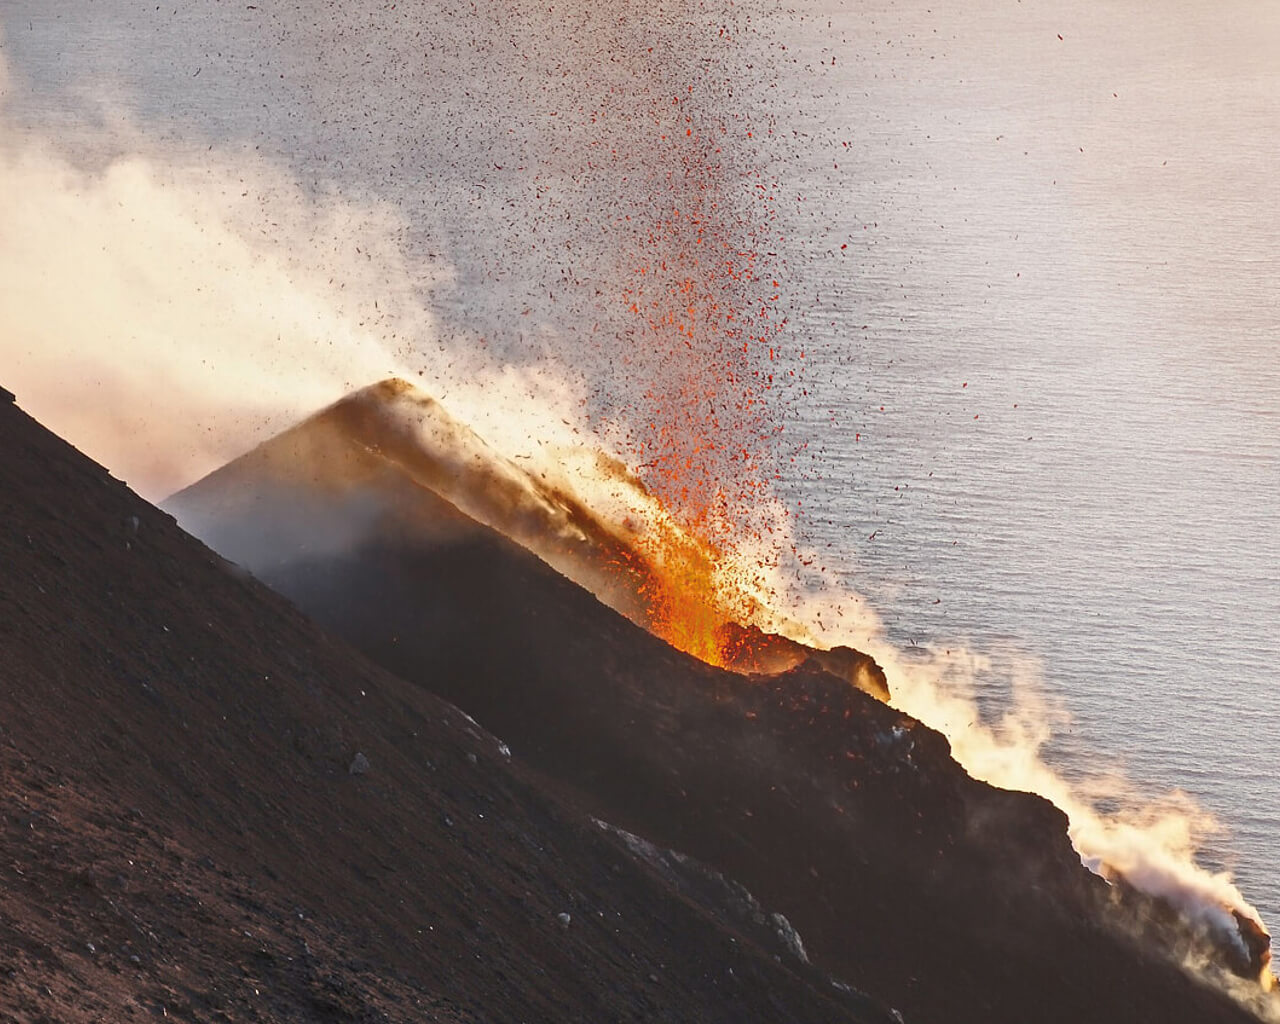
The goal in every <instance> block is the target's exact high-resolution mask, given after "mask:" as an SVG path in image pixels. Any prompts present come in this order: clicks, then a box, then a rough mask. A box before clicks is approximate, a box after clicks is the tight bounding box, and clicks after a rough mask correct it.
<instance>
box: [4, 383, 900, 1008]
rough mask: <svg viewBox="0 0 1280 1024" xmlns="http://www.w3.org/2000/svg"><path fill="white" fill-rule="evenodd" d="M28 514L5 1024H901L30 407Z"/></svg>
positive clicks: (11, 513) (7, 629)
mask: <svg viewBox="0 0 1280 1024" xmlns="http://www.w3.org/2000/svg"><path fill="white" fill-rule="evenodd" d="M3 397H4V396H3V395H0V398H3ZM0 514H2V515H3V521H4V529H3V531H2V532H0V567H2V571H0V654H2V655H3V658H2V660H0V828H2V829H3V835H4V840H3V851H4V852H3V856H0V1020H3V1021H12V1022H28V1021H32V1022H35V1021H49V1022H53V1021H56V1022H59V1024H77V1022H89V1021H124V1020H130V1019H140V1018H143V1017H151V1016H155V1017H167V1018H169V1019H178V1020H186V1021H218V1020H235V1021H308V1022H312V1021H319V1022H346V1021H352V1022H354V1021H361V1022H363V1021H424V1020H433V1021H468V1022H476V1021H498V1022H506V1021H575V1020H581V1021H655V1020H663V1021H720V1022H725V1024H731V1022H741V1021H761V1022H763V1021H849V1022H860V1024H887V1022H889V1021H892V1020H893V1019H894V1018H893V1017H892V1016H891V1015H890V1014H889V1013H888V1011H886V1010H883V1009H881V1008H878V1007H876V1006H875V1005H874V1004H871V1003H870V1001H868V1000H866V999H865V998H864V997H860V996H859V995H858V994H857V993H854V992H851V991H849V990H847V989H844V988H840V987H836V986H833V985H832V983H831V982H830V980H829V979H827V978H826V977H825V976H822V975H820V974H819V973H818V972H817V971H816V970H815V969H813V968H812V967H809V966H808V965H806V964H805V963H804V962H803V959H802V957H801V956H800V955H799V954H800V950H799V947H798V946H797V945H796V943H795V941H794V937H793V935H792V933H791V932H790V931H789V929H787V928H786V926H785V922H783V921H782V920H781V919H780V918H773V917H771V916H770V915H769V914H768V913H767V912H766V911H764V910H763V909H762V908H760V907H759V906H758V905H756V904H754V903H752V902H751V901H750V899H749V898H748V897H747V896H746V895H745V893H743V892H742V891H740V890H738V889H736V888H733V887H732V886H730V885H728V883H725V882H723V881H722V880H719V879H717V878H716V877H715V876H713V875H711V874H710V873H707V872H704V871H700V870H698V869H697V867H696V865H689V864H687V863H680V862H679V861H678V859H677V860H672V859H671V858H667V857H664V856H663V855H659V854H657V853H655V851H652V850H650V849H648V848H647V847H645V846H644V845H643V844H642V843H640V841H639V840H637V839H634V838H632V837H629V836H625V835H619V834H618V833H616V832H614V831H609V830H605V829H603V828H602V827H600V826H599V825H598V824H597V823H595V822H593V821H592V820H591V819H589V818H587V817H585V816H584V815H583V814H582V813H581V812H579V811H576V810H572V809H567V808H566V806H565V805H564V804H563V803H561V802H559V801H558V800H557V799H554V798H552V797H549V796H548V795H547V794H546V793H544V792H543V791H542V790H540V789H539V788H538V787H537V786H536V785H535V784H533V783H532V782H531V781H530V775H529V773H528V771H527V770H526V769H524V768H522V767H521V765H520V764H519V763H518V761H512V760H511V759H510V757H509V754H508V753H507V752H506V750H505V748H503V747H502V745H501V744H500V743H499V742H498V741H497V740H496V739H495V738H494V737H493V736H491V735H489V734H488V733H486V732H485V731H483V730H482V729H481V728H479V727H477V726H476V725H475V724H474V723H472V722H471V721H470V720H469V719H468V718H466V717H465V716H464V715H463V714H461V713H460V712H459V711H458V710H456V709H455V708H454V707H452V706H450V705H448V704H446V703H445V702H444V701H442V700H441V699H439V698H438V697H436V696H433V695H432V694H430V693H428V692H427V691H426V690H424V689H422V688H421V687H418V686H415V685H412V684H409V683H406V682H404V681H402V680H400V679H398V678H396V677H394V676H392V675H390V674H389V673H387V672H386V671H384V670H382V669H379V668H377V667H376V666H374V665H372V664H371V663H370V662H368V661H367V660H365V659H364V658H363V657H361V656H360V655H358V654H357V653H355V652H354V651H352V650H351V649H350V648H348V647H347V646H346V645H345V644H343V643H342V642H340V641H337V640H334V639H332V638H331V637H329V636H328V635H326V634H325V633H323V632H322V631H321V630H320V629H319V628H318V627H316V626H315V625H313V624H312V623H311V622H310V621H308V620H307V619H305V618H304V617H303V616H302V615H301V614H300V613H299V612H297V611H296V610H295V609H294V608H293V607H292V606H291V605H289V604H288V603H287V602H286V601H284V600H283V599H282V598H280V597H278V596H277V595H275V594H273V593H271V592H270V591H268V590H267V589H266V588H265V587H264V586H262V585H261V584H259V583H258V582H256V581H255V580H253V579H251V578H249V577H248V576H246V575H245V574H244V573H243V572H240V571H238V570H234V569H233V568H232V567H230V566H228V564H227V563H225V562H224V561H223V560H222V559H221V558H219V557H218V556H216V555H214V554H213V553H212V552H211V551H209V550H208V549H207V548H205V547H204V546H203V545H202V544H200V543H199V542H198V541H196V540H194V539H193V538H191V537H190V536H188V535H187V534H186V533H184V532H182V531H181V530H180V529H179V528H178V527H177V526H176V524H175V523H174V522H173V521H172V519H171V518H170V517H169V516H168V515H166V514H164V513H162V512H160V511H159V510H157V509H155V508H153V507H152V506H150V505H148V504H146V503H145V502H143V501H142V500H141V499H139V498H138V497H136V496H135V495H134V494H133V493H131V492H130V491H129V490H128V489H127V488H126V487H125V486H124V485H123V484H121V483H120V482H119V481H116V480H114V479H112V478H111V477H110V476H109V475H108V474H107V473H106V471H104V470H103V469H101V468H100V467H99V466H97V465H96V464H95V463H93V462H91V461H90V460H89V459H87V458H85V457H83V456H82V455H81V454H80V453H78V452H76V451H75V450H74V449H72V448H71V447H69V446H68V445H66V444H65V443H64V442H62V441H60V440H59V439H57V438H56V437H54V436H53V435H52V434H50V433H48V432H47V431H45V430H44V429H43V428H41V427H40V426H39V425H38V424H36V423H35V422H34V421H33V420H31V419H30V418H29V417H28V416H26V415H25V414H24V413H23V412H21V411H20V410H19V409H18V408H17V407H16V406H15V405H13V404H10V403H9V402H8V401H3V400H0ZM511 585H513V586H519V581H518V580H513V581H512V584H511ZM530 596H531V597H532V596H534V595H530ZM497 628H498V629H499V630H503V629H505V628H506V627H505V626H498V627H497ZM452 670H454V667H452V666H446V665H443V664H442V665H439V666H438V671H441V672H445V671H452ZM457 688H460V689H461V688H463V687H461V686H459V687H457ZM637 851H638V852H637ZM642 854H643V855H642ZM646 856H647V857H648V860H646ZM649 861H652V864H650V863H649ZM677 888H679V890H680V892H677V891H676V890H677ZM681 893H684V895H682V894H681ZM704 908H715V910H716V912H717V913H722V914H724V915H725V916H724V917H723V919H722V920H716V919H713V918H712V916H711V912H710V909H704ZM735 915H736V916H735ZM725 921H728V922H729V923H728V924H727V925H726V924H725V923H724V922H725Z"/></svg>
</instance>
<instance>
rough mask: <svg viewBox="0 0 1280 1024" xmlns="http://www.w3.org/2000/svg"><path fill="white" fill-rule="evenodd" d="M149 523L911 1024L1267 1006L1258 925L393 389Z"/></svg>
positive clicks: (607, 514)
mask: <svg viewBox="0 0 1280 1024" xmlns="http://www.w3.org/2000/svg"><path fill="white" fill-rule="evenodd" d="M602 482H607V483H608V485H609V486H607V487H606V486H604V485H603V483H602ZM166 507H167V508H169V509H170V510H171V511H173V512H174V514H175V515H177V516H178V518H179V520H180V522H182V523H183V525H185V526H186V527H187V528H188V529H190V530H192V531H193V532H195V533H196V534H197V535H198V536H201V537H202V538H203V539H205V540H206V541H207V542H208V543H210V544H211V545H212V546H214V547H215V548H216V549H217V550H219V551H220V552H221V553H223V554H224V555H225V556H226V557H228V558H230V559H232V560H234V561H236V562H238V563H240V564H242V565H243V566H245V567H247V568H249V569H250V570H251V571H252V572H254V573H255V574H256V575H258V576H259V577H260V578H261V579H262V580H264V581H265V582H267V583H268V584H269V585H271V586H272V587H274V588H275V589H277V590H279V591H280V592H281V593H283V594H285V595H286V596H288V597H289V598H290V599H292V600H293V601H295V602H296V603H297V604H298V605H299V607H301V608H302V609H303V610H304V611H306V612H308V613H309V614H311V615H313V616H314V617H315V618H316V619H317V620H318V621H320V622H321V623H322V624H323V625H325V626H327V627H329V628H330V629H331V630H333V631H334V632H335V633H337V634H339V635H341V636H343V637H344V638H346V639H348V640H349V641H351V642H352V643H354V645H355V646H356V647H358V648H359V649H361V650H362V651H363V652H364V653H365V654H366V655H368V656H369V657H371V658H372V659H373V660H375V661H377V662H379V663H380V664H382V665H383V666H384V667H386V668H389V669H390V670H391V671H393V672H394V673H396V674H397V675H399V676H401V677H403V678H405V679H408V680H411V681H413V682H416V683H419V684H421V685H423V686H425V687H427V688H429V689H431V690H433V691H435V692H437V693H439V694H440V695H442V696H444V697H445V698H446V699H449V700H451V701H453V702H455V703H457V704H458V705H459V706H460V707H462V708H463V709H464V710H466V711H467V712H469V713H470V714H472V715H474V716H475V717H476V718H477V719H478V720H479V721H480V722H481V723H482V724H483V725H484V726H485V727H487V728H490V729H492V730H494V731H495V732H496V733H497V734H498V735H501V736H502V737H503V738H504V739H506V740H508V741H509V742H510V743H511V744H512V747H513V749H514V750H515V752H516V754H517V756H518V757H520V758H522V759H525V760H526V761H527V762H528V763H529V764H531V765H533V766H534V767H536V768H537V769H538V770H540V771H541V772H542V773H544V775H545V777H546V778H547V779H548V781H549V784H551V785H552V786H553V787H555V788H556V789H557V790H558V791H559V792H561V793H562V794H564V795H565V796H566V797H567V798H568V799H570V800H572V801H575V802H577V803H579V804H581V805H583V806H585V807H586V808H587V809H588V810H589V811H590V813H592V814H593V815H594V816H596V817H597V818H599V819H602V820H605V821H609V822H611V823H614V824H615V825H617V826H620V827H622V828H623V829H625V830H627V831H628V832H630V833H633V834H635V835H638V836H643V837H645V839H646V840H647V841H652V842H654V843H656V844H658V845H660V846H665V847H670V848H671V849H675V850H679V851H681V852H682V853H683V854H687V855H690V856H692V857H694V858H697V859H698V860H699V861H702V862H704V863H706V864H708V865H709V866H710V867H711V868H713V869H714V870H716V871H719V872H722V873H724V875H726V876H727V877H729V878H732V879H735V880H736V881H738V882H740V883H742V884H744V885H746V886H747V887H748V888H749V889H750V890H752V891H753V892H755V893H756V894H758V895H759V896H760V897H761V898H762V899H764V900H765V901H766V902H767V903H768V904H769V905H770V906H776V907H777V908H778V909H779V911H780V912H782V913H784V914H785V915H786V916H787V918H788V919H789V920H790V921H791V922H793V923H794V924H795V925H796V926H797V928H798V929H799V931H800V933H801V934H802V935H803V937H804V942H805V948H806V949H807V950H808V953H809V955H810V956H811V957H812V958H813V960H814V962H815V963H817V964H820V965H821V966H822V967H823V968H824V969H827V970H830V971H831V972H833V973H835V974H837V975H839V976H840V977H842V978H845V979H847V980H848V981H850V982H851V983H853V984H855V985H856V986H858V987H859V988H860V989H862V990H864V991H866V992H868V993H869V994H871V995H872V996H874V997H875V998H877V999H880V1000H881V1001H883V1002H885V1003H887V1004H888V1005H892V1006H898V1007H901V1008H902V1009H903V1011H904V1012H905V1013H906V1015H907V1019H908V1020H911V1021H913V1022H915V1021H944V1020H945V1021H956V1020H969V1019H972V1020H983V1021H1009V1022H1013V1021H1019V1022H1021V1021H1026V1020H1038V1021H1059V1020H1060V1021H1064V1022H1065V1021H1079V1020H1091V1021H1110V1020H1114V1021H1117V1022H1118V1021H1126V1022H1128V1021H1132V1020H1139V1019H1144V1020H1146V1019H1149V1020H1161V1021H1179V1020H1186V1021H1188V1022H1190V1021H1207V1020H1217V1019H1222V1020H1227V1019H1233V1018H1232V1014H1233V1013H1234V1012H1235V1010H1234V1009H1228V1008H1227V1006H1226V1004H1224V1003H1220V1002H1217V1000H1218V998H1219V994H1218V993H1215V992H1213V991H1212V988H1213V985H1216V986H1217V987H1218V988H1221V989H1229V990H1230V991H1231V994H1232V995H1233V996H1234V998H1235V999H1236V1001H1237V1004H1238V1003H1244V1004H1247V1006H1248V1007H1249V1008H1250V1009H1251V1010H1253V1011H1254V1012H1256V1013H1258V1014H1260V1015H1264V1016H1265V1015H1267V1014H1274V1012H1275V1008H1274V1003H1273V1001H1272V997H1270V996H1268V995H1267V994H1266V990H1267V989H1268V988H1269V987H1270V986H1269V983H1270V981H1271V973H1270V968H1269V960H1270V940H1269V936H1268V935H1267V933H1266V931H1265V929H1263V928H1262V926H1261V925H1260V924H1258V923H1257V922H1256V921H1255V920H1253V919H1252V918H1251V917H1249V916H1248V915H1245V914H1241V913H1233V912H1232V910H1231V908H1226V907H1224V908H1221V910H1220V912H1219V913H1215V914H1211V915H1200V916H1198V917H1196V918H1194V919H1188V917H1186V916H1185V915H1183V914H1180V913H1179V912H1178V909H1177V907H1176V906H1175V904H1174V903H1173V902H1171V901H1169V900H1165V899H1163V898H1161V896H1159V895H1158V894H1154V893H1152V892H1146V893H1144V892H1142V891H1140V890H1139V889H1138V888H1137V887H1136V884H1130V880H1127V879H1125V878H1123V877H1119V876H1116V877H1112V878H1111V879H1110V881H1107V880H1104V879H1103V878H1102V877H1100V876H1098V875H1096V874H1093V873H1091V872H1090V871H1088V870H1087V869H1086V868H1085V867H1084V866H1083V864H1082V863H1081V860H1080V857H1079V855H1078V854H1077V853H1076V851H1075V850H1073V849H1072V847H1071V844H1070V842H1069V840H1068V838H1067V820H1066V817H1065V815H1063V814H1062V813H1061V812H1060V811H1058V810H1057V809H1056V808H1054V807H1053V806H1052V805H1051V804H1049V803H1048V802H1047V801H1045V800H1043V799H1041V798H1039V797H1036V796H1032V795H1030V794H1025V793H1016V792H1009V791H1005V790H1000V789H996V788H994V787H991V786H989V785H987V784H985V783H982V782H978V781H975V780H974V779H972V778H971V777H969V776H968V775H967V774H966V773H965V772H964V770H963V769H961V768H960V766H959V765H958V764H957V763H956V762H955V761H954V760H953V759H952V757H951V754H950V748H949V745H948V743H947V741H946V739H945V738H944V737H943V736H941V735H940V734H938V733H936V732H934V731H933V730H931V729H929V728H927V727H925V726H923V725H921V724H920V723H919V722H917V721H915V720H913V719H912V718H910V717H908V716H907V715H905V714H903V713H901V712H899V711H896V710H893V709H892V708H890V707H888V706H887V705H886V704H885V703H884V702H883V701H884V699H885V698H886V697H887V695H888V687H889V686H891V685H892V680H891V679H890V680H888V681H886V680H885V678H884V675H883V673H882V672H881V671H880V670H879V669H878V667H877V666H876V665H875V664H874V662H872V661H871V659H869V658H867V657H866V656H865V655H862V654H860V653H858V652H856V651H852V650H849V649H842V650H836V651H830V652H823V651H819V650H817V649H816V648H813V647H810V646H808V645H807V644H805V643H802V642H800V640H794V639H789V638H787V637H785V636H784V635H783V633H784V631H783V630H779V629H777V625H778V623H777V620H774V619H770V618H769V617H768V610H767V608H766V607H765V606H764V604H763V599H762V598H761V597H760V596H759V595H758V594H757V593H756V592H754V591H753V590H752V588H751V586H750V583H749V582H747V583H742V582H738V581H737V580H736V578H735V577H734V576H733V574H732V573H731V572H726V571H725V570H724V565H723V563H724V561H725V560H724V559H723V558H722V557H721V556H720V555H719V553H718V552H717V551H716V549H715V548H714V546H713V545H711V544H708V543H705V542H703V541H700V540H699V539H698V538H696V537H693V536H691V535H690V534H688V533H687V532H685V531H683V530H681V529H679V528H678V527H677V526H676V525H675V524H674V523H673V522H671V520H670V519H669V518H667V517H665V516H664V515H663V514H662V510H661V506H660V505H658V504H657V502H656V501H655V500H654V499H652V498H651V497H650V496H649V494H648V493H647V492H646V491H645V489H644V487H643V486H642V485H641V484H640V483H639V482H638V481H637V480H636V479H635V478H634V477H633V476H632V475H631V474H629V473H628V472H627V471H626V470H625V469H624V468H623V467H622V466H620V465H618V464H616V463H614V462H612V461H609V460H602V461H601V460H597V464H596V465H594V466H593V467H592V472H590V473H583V474H580V475H579V476H577V477H576V478H575V477H574V476H573V474H572V473H571V472H568V471H565V472H564V473H562V474H561V475H559V476H557V475H556V474H555V473H554V472H552V471H551V470H549V469H543V468H539V469H537V470H533V471H526V470H525V469H524V468H522V467H520V466H518V465H516V464H515V463H514V461H512V460H507V459H505V458H503V457H501V456H499V455H498V454H497V453H495V452H494V451H493V450H491V449H490V448H488V446H487V445H486V444H485V443H484V442H483V440H481V439H480V438H479V437H477V436H476V435H475V434H474V433H473V432H471V431H470V430H468V429H467V428H466V427H464V426H462V425H461V424H459V423H457V422H456V421H454V420H453V419H451V418H450V417H449V416H448V414H447V413H445V412H444V410H443V409H442V408H441V407H440V406H439V404H438V403H436V402H435V401H433V400H432V399H430V398H429V397H427V396H425V395H423V394H422V393H421V392H419V391H417V390H416V389H414V388H413V387H412V386H410V385H408V384H405V383H404V382H401V381H386V382H383V383H381V384H378V385H374V386H372V387H370V388H367V389H365V390H364V391H361V392H358V393H356V394H354V395H352V396H350V397H348V398H346V399H344V400H342V401H340V402H338V403H337V404H335V405H333V406H331V407H329V408H328V409H325V410H323V411H322V412H320V413H318V414H316V415H315V416H313V417H311V418H310V419H308V420H306V421H305V422H303V423H302V424H300V425H299V426H297V427H295V428H294V429H292V430H290V431H287V432H286V433H284V434H282V435H280V436H279V437H277V438H275V439H273V440H271V441H268V442H267V443H265V444H263V445H261V446H259V447H258V448H256V449H254V450H253V451H252V452H250V453H248V454H247V455H245V456H243V457H241V458H240V459H237V460H235V461H233V462H232V463H230V464H228V465H227V466H225V467H223V468H222V469H220V470H218V471H216V472H214V473H213V474H211V475H210V476H209V477H206V478H205V479H204V480H202V481H200V482H198V483H196V484H195V485H193V486H191V487H189V488H188V489H186V490H184V491H182V492H180V493H179V494H177V495H175V496H174V497H173V498H171V499H170V500H169V501H168V502H167V503H166ZM535 556H536V557H535ZM557 570H558V571H557ZM561 573H563V575H561ZM566 576H567V577H569V578H568V579H566V578H565V577H566ZM726 581H727V583H726ZM578 584H581V586H579V585H578ZM588 591H590V593H589V592H588ZM672 593H675V594H676V595H677V597H676V598H674V599H673V598H672V596H671V595H672ZM592 594H595V595H597V596H598V597H599V600H600V601H603V602H604V605H609V606H612V608H613V609H616V611H618V612H621V613H622V615H624V616H625V617H626V618H623V617H622V616H619V615H617V614H616V613H615V611H613V610H610V608H608V607H605V606H603V605H601V604H600V603H599V601H598V600H597V599H596V597H593V596H592ZM726 595H727V596H726ZM742 609H745V610H746V612H747V613H748V615H747V617H744V618H741V619H739V618H737V614H738V613H739V610H742ZM679 615H683V616H685V617H684V618H683V619H682V620H681V621H679V622H678V623H676V624H674V625H673V623H672V617H673V616H679ZM626 619H631V620H632V621H631V622H628V621H626ZM744 622H745V625H743V624H741V623H744ZM761 622H765V623H767V624H769V625H770V626H772V627H774V628H773V629H771V630H765V629H762V628H761V626H760V623H761ZM635 624H639V625H641V626H644V627H646V628H647V629H648V630H650V631H651V632H652V633H654V634H657V636H656V637H655V636H651V635H649V634H648V633H646V632H645V631H643V630H641V629H638V628H636V625H635ZM692 635H701V636H704V637H706V636H710V637H711V638H712V639H711V640H709V641H706V640H703V641H698V642H689V639H688V638H689V637H690V636H692ZM657 637H664V638H666V639H669V640H671V641H672V644H671V645H670V646H669V645H668V644H667V643H664V642H662V640H660V639H658V638H657ZM802 639H803V637H802ZM681 650H683V651H685V652H688V653H692V654H694V655H699V654H706V653H707V652H709V654H710V656H704V657H702V658H701V660H698V659H696V658H691V657H688V656H687V654H683V653H681ZM723 666H727V667H729V668H731V669H733V670H734V671H726V670H725V668H724V667H723ZM751 673H756V674H751ZM766 673H772V674H766ZM851 683H852V684H853V685H850V684H851ZM1132 881H1133V882H1134V883H1137V882H1139V881H1140V880H1138V879H1133V880H1132ZM1191 974H1193V975H1194V977H1191V976H1189V975H1191ZM1206 979H1208V980H1209V981H1210V982H1211V983H1213V984H1211V985H1210V986H1206V985H1205V981H1206ZM979 1006H980V1007H982V1010H981V1012H970V1011H968V1010H963V1009H959V1008H961V1007H969V1008H972V1007H979Z"/></svg>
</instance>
